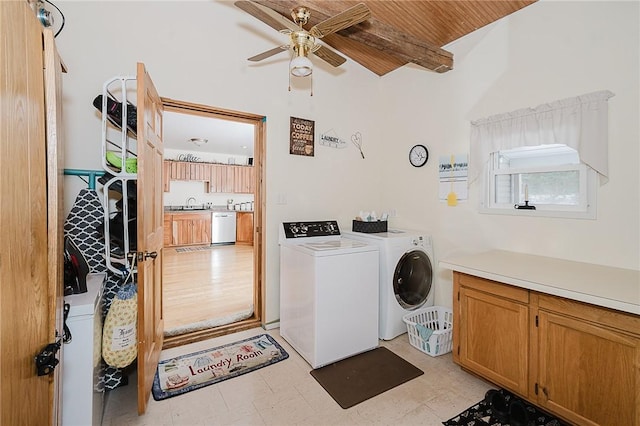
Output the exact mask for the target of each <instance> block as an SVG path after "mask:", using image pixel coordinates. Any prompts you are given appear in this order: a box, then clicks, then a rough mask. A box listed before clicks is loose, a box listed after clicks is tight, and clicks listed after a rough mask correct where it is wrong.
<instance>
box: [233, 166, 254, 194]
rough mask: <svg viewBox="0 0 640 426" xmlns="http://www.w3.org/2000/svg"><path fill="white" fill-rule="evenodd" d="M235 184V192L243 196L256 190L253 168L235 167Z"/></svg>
mask: <svg viewBox="0 0 640 426" xmlns="http://www.w3.org/2000/svg"><path fill="white" fill-rule="evenodd" d="M233 169H234V173H233V178H234V184H233V188H234V189H233V192H237V193H241V194H251V193H253V190H254V188H255V184H254V182H253V176H254V175H253V167H248V166H235V167H233Z"/></svg>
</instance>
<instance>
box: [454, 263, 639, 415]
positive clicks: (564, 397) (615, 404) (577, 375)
mask: <svg viewBox="0 0 640 426" xmlns="http://www.w3.org/2000/svg"><path fill="white" fill-rule="evenodd" d="M454 361H455V362H457V363H459V364H460V365H461V366H462V367H464V368H465V369H468V370H470V371H472V372H474V373H476V374H478V375H480V376H482V377H484V378H486V379H488V380H490V381H492V382H494V383H495V384H497V385H499V386H502V387H504V388H506V389H508V390H510V391H513V392H515V393H517V394H519V395H520V396H522V397H523V398H525V399H527V400H529V401H530V402H531V403H533V404H536V405H538V406H540V407H542V408H543V409H545V410H547V411H549V412H551V413H553V414H555V415H557V416H559V417H561V418H564V419H565V420H567V421H569V422H571V423H574V424H577V425H622V424H625V425H640V317H638V316H637V315H633V314H626V313H623V312H619V311H614V310H611V309H607V308H601V307H597V306H594V305H590V304H586V303H581V302H575V301H572V300H568V299H564V298H561V297H556V296H550V295H547V294H541V293H537V292H534V291H530V290H526V289H522V288H518V287H514V286H510V285H506V284H502V283H498V282H495V281H490V280H485V279H482V278H478V277H474V276H471V275H466V274H463V273H460V272H454Z"/></svg>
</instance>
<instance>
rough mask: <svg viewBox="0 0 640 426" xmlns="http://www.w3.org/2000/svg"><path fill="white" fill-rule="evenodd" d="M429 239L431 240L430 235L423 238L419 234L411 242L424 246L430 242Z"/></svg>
mask: <svg viewBox="0 0 640 426" xmlns="http://www.w3.org/2000/svg"><path fill="white" fill-rule="evenodd" d="M430 241H431V238H430V237H426V238H425V237H423V236H422V235H419V236H417V237H415V238H414V239H413V240H412V241H411V242H412V243H413V245H414V246H420V247H425V246H426V245H427V243H429V244H430Z"/></svg>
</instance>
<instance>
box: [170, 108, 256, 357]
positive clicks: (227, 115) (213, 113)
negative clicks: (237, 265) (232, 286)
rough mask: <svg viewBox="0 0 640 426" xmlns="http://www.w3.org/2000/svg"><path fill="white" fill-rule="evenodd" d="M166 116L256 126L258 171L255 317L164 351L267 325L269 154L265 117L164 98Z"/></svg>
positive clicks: (188, 337) (183, 339)
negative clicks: (218, 120)
mask: <svg viewBox="0 0 640 426" xmlns="http://www.w3.org/2000/svg"><path fill="white" fill-rule="evenodd" d="M161 100H162V104H163V109H164V111H165V112H176V113H182V114H192V115H199V116H202V117H210V118H219V119H223V120H230V121H236V122H241V123H248V124H253V125H254V129H255V131H254V154H253V167H254V168H255V173H254V178H255V193H254V212H253V220H254V226H253V233H254V235H253V237H254V238H253V241H254V242H253V284H254V290H253V306H254V312H253V315H252V316H251V317H249V318H247V319H245V320H242V321H238V322H235V323H233V324H227V325H223V326H220V327H215V328H210V329H205V330H199V331H195V332H191V333H187V334H181V335H177V336H169V337H165V338H164V344H163V348H164V349H166V348H171V347H175V346H181V345H185V344H188V343H193V342H199V341H201V340H205V339H210V338H213V337H218V336H223V335H226V334H231V333H236V332H238V331H242V330H247V329H250V328H254V327H259V326H263V325H264V323H265V316H264V315H265V314H264V312H265V306H264V302H265V295H264V292H265V286H264V279H265V267H264V265H265V259H266V256H265V250H264V247H265V234H264V229H265V214H264V212H265V211H266V199H267V197H266V193H265V187H266V185H265V176H266V175H265V151H266V117H265V116H263V115H258V114H252V113H247V112H241V111H233V110H228V109H222V108H218V107H213V106H209V105H202V104H196V103H192V102H185V101H179V100H175V99H170V98H163V97H161Z"/></svg>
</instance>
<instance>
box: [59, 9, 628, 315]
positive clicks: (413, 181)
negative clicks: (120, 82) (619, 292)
mask: <svg viewBox="0 0 640 426" xmlns="http://www.w3.org/2000/svg"><path fill="white" fill-rule="evenodd" d="M56 3H57V5H58V6H59V7H60V8H61V9H62V10H63V12H64V13H65V15H66V17H67V23H66V26H65V28H64V30H63V32H62V33H61V34H60V36H59V37H58V39H57V42H58V47H59V50H60V53H61V55H62V57H63V59H64V61H65V63H66V64H67V66H68V68H69V73H68V74H67V75H66V76H65V77H64V80H63V83H64V107H65V111H64V114H65V124H66V129H65V130H66V135H67V138H68V145H67V154H66V167H68V168H83V169H87V168H95V169H97V168H99V164H100V161H99V155H100V149H99V134H100V121H99V116H98V114H97V112H96V111H95V110H94V108H93V106H92V105H91V101H92V100H93V98H94V97H95V96H96V95H97V94H98V93H99V92H100V91H101V88H102V83H103V81H104V80H106V79H108V78H111V77H113V76H115V75H131V74H133V73H134V72H135V64H136V62H144V63H145V65H146V66H147V69H148V71H149V73H150V74H151V76H152V78H153V80H154V81H155V84H156V87H157V89H158V91H159V93H160V95H161V96H164V97H168V98H173V99H177V100H184V101H189V102H195V103H201V104H207V105H212V106H216V107H221V108H226V109H233V110H239V111H246V112H251V113H256V114H262V115H265V116H267V148H266V155H267V158H266V168H267V182H266V184H267V211H266V217H267V229H266V234H267V244H266V253H267V265H266V275H267V276H266V296H267V297H266V305H267V310H266V318H267V322H271V321H276V320H277V319H278V318H279V293H278V281H279V272H278V268H279V267H278V262H279V254H278V245H277V227H278V224H279V223H280V222H282V221H285V220H315V219H327V218H337V219H338V220H339V221H340V224H341V226H342V227H343V228H349V227H350V220H351V218H352V217H353V216H354V215H355V214H356V213H357V212H358V211H359V210H376V211H381V210H383V209H389V208H395V209H396V210H397V212H398V217H396V218H393V219H392V220H391V226H395V227H406V228H418V229H424V230H427V231H429V232H430V233H431V234H432V235H433V237H434V249H435V254H436V261H437V260H438V259H440V258H442V257H444V256H447V255H450V254H453V253H459V252H467V251H478V250H483V249H486V248H501V249H508V250H514V251H520V252H527V253H534V254H544V255H551V256H557V257H561V258H567V259H574V260H580V261H586V262H595V263H601V264H607V265H613V266H621V267H626V268H635V269H639V268H640V265H638V260H639V259H640V247H639V238H640V229H639V223H638V222H639V220H638V218H639V217H640V208H639V204H638V203H639V201H638V195H639V192H640V191H639V180H640V177H639V174H638V166H637V162H638V159H639V150H638V139H639V136H640V134H639V133H640V132H639V130H638V116H639V112H640V111H639V106H638V92H639V85H638V73H639V68H638V61H639V51H640V49H639V46H638V39H639V37H638V36H639V34H638V28H639V25H638V3H637V2H601V3H600V2H598V3H596V2H576V1H573V2H552V1H546V0H541V1H540V2H538V3H536V4H533V5H532V6H529V7H527V8H525V9H523V10H521V11H519V12H517V13H515V14H513V15H511V16H510V17H507V18H505V19H503V20H501V21H500V22H498V23H496V24H493V25H491V26H490V27H489V28H485V29H482V30H480V31H478V32H476V33H474V34H472V35H470V36H468V37H466V38H463V39H462V40H459V41H458V42H456V43H454V44H453V45H451V46H448V47H447V48H448V49H449V50H451V51H452V52H453V53H454V55H455V57H454V58H455V69H454V70H453V71H450V72H447V73H445V74H436V73H433V72H430V71H427V70H424V69H421V68H419V67H417V66H405V67H403V68H401V69H398V70H396V71H394V72H392V73H390V74H388V75H386V76H384V77H381V78H380V77H377V76H376V75H374V74H373V73H371V72H369V71H368V70H366V69H364V68H363V67H361V66H359V65H358V64H356V63H354V62H353V61H351V60H348V61H347V63H345V64H344V65H343V66H341V67H340V68H339V69H331V68H330V67H328V66H325V65H324V64H322V63H320V62H321V61H317V60H316V61H315V64H316V70H315V72H314V74H313V76H314V77H313V89H314V94H313V97H310V96H309V91H308V86H305V83H307V81H306V80H305V82H304V83H302V87H301V85H300V84H294V87H293V89H292V91H291V92H289V91H287V86H288V77H287V57H286V54H281V55H280V56H277V57H274V58H272V59H270V60H266V61H263V62H260V63H258V64H249V63H248V62H247V61H246V58H247V57H249V56H252V55H254V54H257V53H259V52H262V51H264V50H267V49H270V48H272V47H274V46H276V45H279V44H282V43H283V42H284V41H285V39H283V37H284V36H281V35H279V34H278V33H277V32H275V31H274V30H272V29H271V28H270V27H267V26H266V25H264V24H261V23H259V22H257V21H256V19H255V18H252V17H251V16H249V15H247V14H246V13H244V12H242V11H240V10H238V9H237V8H236V7H235V6H233V4H232V3H231V2H219V1H198V2H184V1H181V2H177V1H157V2H151V1H146V2H131V1H129V2H120V1H102V2H76V1H59V2H56ZM119 28H122V30H119ZM294 83H295V82H294ZM601 89H608V90H611V91H613V92H614V93H615V94H616V96H615V97H614V98H612V99H611V100H610V101H609V105H610V139H609V153H610V155H609V162H610V180H609V182H608V183H607V184H606V185H603V186H601V187H600V188H599V193H598V202H599V206H598V218H597V220H567V219H549V218H545V219H538V218H521V217H505V216H490V215H481V214H479V213H478V212H477V202H478V195H479V192H478V187H477V185H473V186H472V187H471V191H470V200H469V202H466V203H460V204H459V205H458V206H457V207H447V206H446V205H445V204H443V203H440V202H438V200H437V193H438V192H437V189H438V187H437V184H438V181H437V158H438V156H440V155H449V154H452V153H466V152H468V151H469V122H470V121H471V120H473V119H477V118H481V117H485V116H488V115H491V114H494V113H500V112H507V111H510V110H513V109H517V108H520V107H527V106H536V105H538V104H540V103H543V102H547V101H553V100H557V99H562V98H565V97H570V96H576V95H580V94H584V93H588V92H591V91H595V90H601ZM290 116H297V117H302V118H307V119H311V120H315V124H316V137H317V138H318V137H319V134H320V133H323V132H327V131H329V130H332V129H333V130H334V131H335V132H336V133H337V134H338V135H339V136H340V137H342V138H343V139H345V140H347V141H349V140H350V137H351V135H352V134H353V133H355V132H361V133H362V136H363V141H364V153H365V156H366V159H365V160H363V159H362V158H361V157H360V154H359V153H358V152H357V151H356V149H355V148H354V147H353V146H349V148H347V149H342V150H338V149H332V148H326V147H322V146H318V145H317V142H316V155H315V157H313V158H309V157H298V156H292V155H289V153H288V152H289V147H288V129H289V117H290ZM415 143H424V144H425V145H427V146H428V147H429V149H430V151H431V160H430V161H429V163H428V164H427V166H425V167H423V168H420V169H415V168H413V167H411V166H409V164H408V150H409V148H410V147H411V146H412V145H414V144H415ZM66 179H67V180H66V181H65V182H66V183H67V187H66V188H65V189H66V191H67V197H66V198H67V205H68V206H69V205H70V204H71V202H72V200H73V198H74V197H75V194H76V193H77V191H78V189H79V187H80V183H78V182H77V178H72V177H68V178H66ZM279 199H286V204H278V203H277V200H279ZM450 280H451V274H450V272H449V271H446V270H442V269H438V270H437V277H436V303H438V304H442V305H451V283H450Z"/></svg>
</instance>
